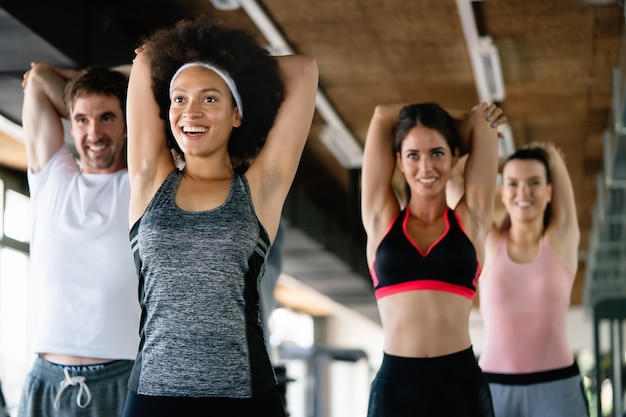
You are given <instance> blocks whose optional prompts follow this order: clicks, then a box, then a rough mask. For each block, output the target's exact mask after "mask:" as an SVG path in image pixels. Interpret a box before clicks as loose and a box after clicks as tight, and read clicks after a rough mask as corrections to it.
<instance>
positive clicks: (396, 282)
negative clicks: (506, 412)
mask: <svg viewBox="0 0 626 417" xmlns="http://www.w3.org/2000/svg"><path fill="white" fill-rule="evenodd" d="M504 122H505V118H504V116H503V115H502V111H501V109H500V108H498V107H497V106H495V105H491V106H488V105H486V104H483V105H480V106H476V107H475V108H473V109H472V111H470V112H469V113H468V115H467V117H465V118H464V120H463V121H461V122H460V123H459V124H458V125H457V123H456V122H455V121H454V119H453V118H452V117H451V116H450V114H449V113H448V112H446V111H445V110H444V109H443V108H441V107H440V106H439V105H438V104H436V103H419V104H410V105H407V106H402V105H380V106H377V107H376V109H375V111H374V114H373V116H372V119H371V121H370V126H369V130H368V132H367V138H366V141H365V152H364V157H363V177H362V181H363V183H362V191H363V192H362V217H363V225H364V227H365V230H366V233H367V248H366V250H367V261H368V265H369V266H370V271H371V275H372V279H373V281H374V292H375V296H376V300H377V304H378V311H379V313H380V318H381V322H382V327H383V333H384V339H385V340H384V346H383V351H384V353H383V360H382V364H381V366H380V369H379V370H378V373H377V374H376V377H375V378H374V381H373V382H372V387H371V392H370V401H369V407H368V417H405V416H406V417H408V416H416V415H419V416H442V417H448V416H450V417H487V416H493V408H492V406H491V398H490V396H489V387H488V385H487V381H486V380H485V379H484V377H483V375H482V373H481V370H480V368H479V367H478V364H477V362H476V357H475V356H474V352H473V350H472V344H471V340H470V334H469V316H470V311H471V309H472V299H473V297H474V293H475V290H476V285H477V282H476V281H477V279H478V276H479V275H480V270H481V264H482V261H483V259H484V244H485V238H486V236H487V233H488V232H489V226H490V225H491V222H492V214H493V198H494V194H495V188H496V172H497V166H498V139H497V136H498V135H497V132H496V129H495V127H496V126H497V125H498V124H499V123H504ZM461 150H462V151H463V153H465V152H466V151H468V152H469V154H468V161H467V170H466V174H465V179H466V181H465V190H464V191H465V194H464V196H463V198H462V199H461V201H460V202H459V203H458V204H457V205H456V208H454V209H452V208H450V207H449V205H448V202H447V197H446V184H447V183H448V179H449V178H450V176H451V173H452V170H453V168H454V167H455V165H456V163H457V161H458V159H459V156H460V153H461V152H460V151H461ZM396 167H398V168H399V169H400V171H401V172H402V174H403V177H404V183H405V187H406V201H405V202H404V203H403V204H401V202H400V201H399V200H398V198H397V196H396V193H395V188H394V187H393V181H392V180H393V175H394V171H395V169H396Z"/></svg>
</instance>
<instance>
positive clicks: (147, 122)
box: [126, 48, 174, 225]
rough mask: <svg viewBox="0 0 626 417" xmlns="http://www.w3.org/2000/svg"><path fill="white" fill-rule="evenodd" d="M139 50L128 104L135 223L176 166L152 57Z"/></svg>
mask: <svg viewBox="0 0 626 417" xmlns="http://www.w3.org/2000/svg"><path fill="white" fill-rule="evenodd" d="M136 52H137V56H136V57H135V60H134V61H133V65H132V69H131V72H130V78H129V82H128V100H127V104H126V123H127V131H128V173H129V176H130V181H131V202H130V214H129V216H130V224H131V225H132V224H133V223H135V221H137V219H139V217H141V215H142V214H143V212H144V211H145V209H146V207H147V206H148V203H149V201H150V199H151V198H152V196H153V195H154V193H155V192H156V190H157V188H158V186H159V185H160V184H161V183H162V182H163V180H164V179H165V177H166V176H167V174H168V173H169V172H171V171H172V170H173V169H174V159H173V158H172V154H171V152H170V150H169V148H168V146H167V137H166V130H165V121H163V120H162V119H161V118H160V117H159V106H158V104H157V102H156V100H155V98H154V95H153V93H152V88H151V85H152V81H151V76H150V59H149V57H148V54H147V53H144V52H142V49H141V48H138V49H137V50H136Z"/></svg>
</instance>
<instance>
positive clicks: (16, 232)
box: [0, 168, 34, 415]
mask: <svg viewBox="0 0 626 417" xmlns="http://www.w3.org/2000/svg"><path fill="white" fill-rule="evenodd" d="M0 213H1V214H2V215H1V216H0V382H1V383H2V392H3V394H4V397H5V400H6V403H7V406H8V411H9V413H10V414H11V415H15V413H16V411H17V405H18V402H19V398H20V394H21V391H22V385H23V383H24V379H25V377H26V375H27V374H28V371H29V370H30V368H31V366H32V361H33V359H34V356H33V353H32V349H31V346H30V335H31V334H32V333H33V332H32V326H33V320H34V315H33V314H32V311H33V306H32V302H31V298H32V297H29V294H30V293H32V288H30V286H31V283H30V279H29V274H28V270H29V259H30V258H29V241H30V225H31V216H30V199H29V197H28V189H27V185H26V177H25V175H24V174H23V173H18V172H15V171H10V170H6V169H2V168H0Z"/></svg>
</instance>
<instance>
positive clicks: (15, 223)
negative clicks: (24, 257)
mask: <svg viewBox="0 0 626 417" xmlns="http://www.w3.org/2000/svg"><path fill="white" fill-rule="evenodd" d="M30 217H31V216H30V199H29V198H28V197H27V196H25V195H24V194H20V193H18V192H16V191H13V190H7V192H6V210H5V211H4V233H5V236H7V237H10V238H12V239H15V240H19V241H20V242H29V241H30V227H31V226H30V224H31V220H30Z"/></svg>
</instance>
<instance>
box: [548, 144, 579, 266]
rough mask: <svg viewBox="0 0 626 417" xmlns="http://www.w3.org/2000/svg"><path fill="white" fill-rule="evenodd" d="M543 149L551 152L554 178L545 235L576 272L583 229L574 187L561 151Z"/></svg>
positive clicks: (549, 145) (551, 167) (550, 157)
mask: <svg viewBox="0 0 626 417" xmlns="http://www.w3.org/2000/svg"><path fill="white" fill-rule="evenodd" d="M540 146H542V147H543V148H544V149H545V150H546V152H547V153H548V157H549V163H550V176H551V179H552V201H551V203H550V206H551V210H550V222H549V223H548V226H547V228H546V235H547V236H548V239H550V245H551V246H552V248H554V249H555V250H556V251H557V252H560V253H561V255H560V256H561V259H563V260H564V262H565V264H566V265H567V266H568V268H570V270H573V271H575V270H576V269H577V267H578V245H579V243H580V227H579V225H578V214H577V211H576V200H575V197H574V187H573V186H572V180H571V178H570V175H569V172H568V171H567V166H566V165H565V159H564V157H563V154H562V153H561V151H560V150H559V148H557V147H556V146H555V145H554V144H553V143H551V142H545V143H540Z"/></svg>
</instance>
